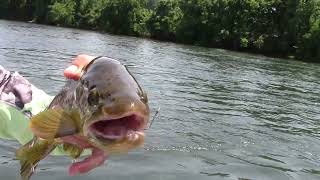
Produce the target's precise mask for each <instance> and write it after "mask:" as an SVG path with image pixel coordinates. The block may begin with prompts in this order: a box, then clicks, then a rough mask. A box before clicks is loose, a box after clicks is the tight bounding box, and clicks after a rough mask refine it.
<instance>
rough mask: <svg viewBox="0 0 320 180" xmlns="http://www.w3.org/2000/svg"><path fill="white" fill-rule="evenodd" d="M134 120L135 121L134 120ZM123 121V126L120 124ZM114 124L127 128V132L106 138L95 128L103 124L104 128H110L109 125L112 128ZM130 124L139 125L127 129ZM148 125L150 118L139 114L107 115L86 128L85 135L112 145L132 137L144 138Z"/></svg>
mask: <svg viewBox="0 0 320 180" xmlns="http://www.w3.org/2000/svg"><path fill="white" fill-rule="evenodd" d="M133 119H134V120H133ZM120 121H122V122H123V124H121V123H120V124H119V122H120ZM133 121H135V122H133ZM112 123H114V124H117V125H116V127H122V126H126V127H125V128H126V129H125V130H126V132H125V133H124V134H123V135H121V136H114V137H112V136H105V135H104V134H103V132H101V131H99V130H98V129H97V128H96V127H95V126H97V125H99V124H102V126H104V127H103V128H108V125H109V126H111V127H112ZM128 123H129V124H130V123H138V125H133V126H134V127H127V125H128ZM147 123H148V116H146V115H143V114H141V113H137V112H128V113H125V114H123V115H120V116H117V115H106V116H103V117H101V118H98V120H95V121H93V122H91V123H90V124H88V125H87V126H86V127H85V130H84V133H85V134H87V135H89V136H90V137H92V138H94V139H97V140H99V141H102V142H104V143H111V142H115V141H119V140H122V139H125V138H127V137H129V136H132V135H135V134H137V135H139V136H144V129H145V127H146V125H147Z"/></svg>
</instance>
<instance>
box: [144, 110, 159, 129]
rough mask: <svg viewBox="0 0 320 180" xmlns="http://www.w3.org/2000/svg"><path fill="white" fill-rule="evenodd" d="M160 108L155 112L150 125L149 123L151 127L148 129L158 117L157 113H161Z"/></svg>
mask: <svg viewBox="0 0 320 180" xmlns="http://www.w3.org/2000/svg"><path fill="white" fill-rule="evenodd" d="M160 109H161V108H160V107H159V108H158V110H157V111H156V112H155V113H154V115H153V118H152V120H151V121H150V125H149V127H148V128H147V129H149V128H151V125H152V123H153V121H154V120H155V119H156V117H157V115H158V114H159V111H160Z"/></svg>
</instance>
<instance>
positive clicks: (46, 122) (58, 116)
mask: <svg viewBox="0 0 320 180" xmlns="http://www.w3.org/2000/svg"><path fill="white" fill-rule="evenodd" d="M30 128H31V130H32V132H33V133H34V135H35V136H37V137H40V138H42V139H54V138H59V137H64V136H68V135H73V134H76V133H78V132H79V131H80V115H79V113H77V112H76V111H70V112H67V111H64V110H63V109H62V108H54V109H48V110H46V111H43V112H41V113H39V114H37V115H35V116H33V117H32V118H31V120H30Z"/></svg>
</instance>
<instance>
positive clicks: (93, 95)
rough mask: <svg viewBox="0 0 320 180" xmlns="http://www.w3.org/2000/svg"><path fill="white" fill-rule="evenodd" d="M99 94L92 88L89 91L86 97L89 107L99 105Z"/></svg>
mask: <svg viewBox="0 0 320 180" xmlns="http://www.w3.org/2000/svg"><path fill="white" fill-rule="evenodd" d="M99 98H100V97H99V93H98V91H97V89H96V88H95V87H94V88H92V89H91V90H90V92H89V96H88V103H89V105H90V106H94V105H98V104H99Z"/></svg>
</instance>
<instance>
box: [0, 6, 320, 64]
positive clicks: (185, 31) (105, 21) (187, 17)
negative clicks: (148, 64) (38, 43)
mask: <svg viewBox="0 0 320 180" xmlns="http://www.w3.org/2000/svg"><path fill="white" fill-rule="evenodd" d="M0 18H6V19H17V20H28V21H30V20H32V21H34V22H37V23H44V24H51V25H61V26H68V27H77V28H85V29H94V30H101V31H106V32H109V33H114V34H123V35H132V36H141V37H150V38H154V39H159V40H165V41H173V42H179V43H186V44H194V45H201V46H207V47H215V48H225V49H231V50H238V51H248V52H254V53H262V54H267V55H272V56H281V57H292V58H296V59H301V60H306V61H314V62H320V0H95V1H92V0H1V2H0Z"/></svg>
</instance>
